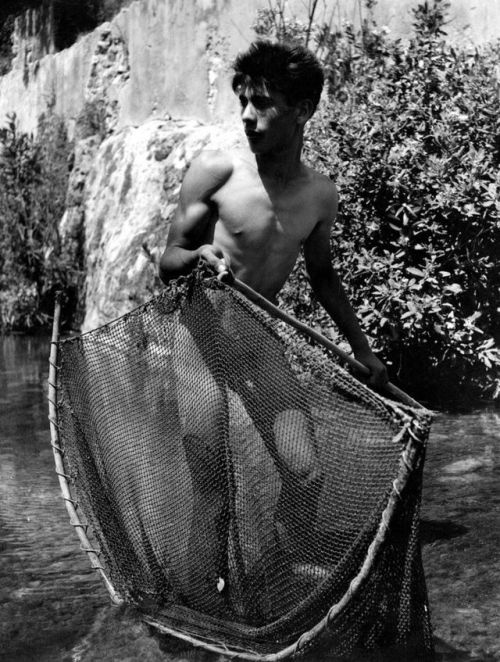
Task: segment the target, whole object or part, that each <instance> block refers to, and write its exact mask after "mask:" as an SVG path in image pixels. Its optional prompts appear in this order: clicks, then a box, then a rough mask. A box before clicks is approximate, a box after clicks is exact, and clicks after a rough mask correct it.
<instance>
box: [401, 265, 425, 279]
mask: <svg viewBox="0 0 500 662" xmlns="http://www.w3.org/2000/svg"><path fill="white" fill-rule="evenodd" d="M406 271H407V272H408V273H410V274H413V275H414V276H419V277H420V278H424V277H425V273H424V272H423V271H421V270H420V269H417V268H416V267H406Z"/></svg>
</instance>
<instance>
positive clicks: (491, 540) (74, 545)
mask: <svg viewBox="0 0 500 662" xmlns="http://www.w3.org/2000/svg"><path fill="white" fill-rule="evenodd" d="M48 348H49V343H48V340H47V339H40V338H25V337H19V336H16V337H8V338H3V339H2V338H0V387H1V388H0V659H1V660H3V661H5V662H24V661H28V660H30V661H31V660H32V661H36V662H49V661H50V662H65V661H68V662H70V661H71V662H93V661H95V662H97V661H99V662H102V661H108V662H110V661H124V660H131V661H133V660H138V659H140V660H141V661H143V662H149V661H153V662H154V661H156V660H158V661H159V660H162V661H163V662H164V661H165V660H172V661H173V660H175V661H176V662H182V660H187V659H189V660H192V661H196V662H203V661H204V662H207V661H208V660H211V661H213V660H214V659H215V658H214V656H211V655H208V654H206V653H202V652H199V651H198V652H193V651H189V650H178V651H176V652H173V649H172V648H170V652H168V653H165V652H164V651H162V650H161V649H160V647H159V644H158V641H157V639H156V638H154V637H152V636H151V635H150V633H149V632H148V630H147V629H146V627H145V626H144V625H142V624H141V623H140V621H139V620H138V619H137V618H136V617H135V616H134V614H133V613H130V612H129V611H127V610H126V609H117V608H116V607H113V606H111V605H110V603H109V599H108V597H107V593H106V591H105V590H104V588H103V586H102V584H101V580H100V579H99V578H98V577H97V576H96V575H95V572H94V571H92V570H90V569H89V564H88V561H87V559H86V555H85V554H84V553H83V552H81V551H80V550H79V543H78V541H77V538H76V535H75V533H74V532H73V530H72V527H71V526H70V524H69V521H68V517H67V514H66V510H65V507H64V504H63V501H62V499H61V497H60V492H59V485H58V482H57V479H56V475H55V473H54V468H53V467H54V464H53V457H52V451H51V447H50V441H49V439H50V435H49V429H48V421H47V406H46V393H45V381H46V373H47V354H48ZM499 450H500V415H499V413H498V412H495V411H486V412H479V413H473V414H469V415H460V416H444V415H442V416H440V417H439V418H438V420H437V421H436V423H435V425H434V428H433V433H432V436H431V442H430V446H429V452H428V458H427V465H426V475H425V487H424V507H423V512H422V516H423V520H424V521H423V535H424V543H425V544H424V564H425V569H426V575H427V583H428V589H429V596H430V601H431V610H432V617H433V624H434V629H435V633H436V635H437V637H438V640H437V647H438V650H439V651H440V653H441V659H447V660H462V659H464V660H465V659H475V660H478V661H480V660H483V661H486V660H488V661H489V660H498V661H500V554H499V552H498V550H499V549H500V526H499V524H500V507H499V506H500V480H499V479H500V466H499V462H498V453H499ZM457 649H459V650H460V651H464V653H463V654H460V653H459V652H456V651H457Z"/></svg>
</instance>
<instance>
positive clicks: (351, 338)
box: [304, 184, 387, 386]
mask: <svg viewBox="0 0 500 662" xmlns="http://www.w3.org/2000/svg"><path fill="white" fill-rule="evenodd" d="M327 207H328V211H327V219H328V220H327V219H326V218H325V220H321V221H320V222H319V223H318V224H317V225H316V227H315V228H314V230H313V231H312V233H311V234H310V235H309V237H308V238H307V240H306V241H305V243H304V256H305V260H306V267H307V272H308V274H309V278H310V281H311V287H312V289H313V291H314V293H315V294H316V296H317V297H318V299H319V301H320V303H321V304H322V306H323V307H324V308H325V310H326V311H327V313H328V314H329V315H330V317H331V318H332V319H333V321H334V322H335V324H336V325H337V326H338V328H339V329H340V331H341V332H342V333H343V334H344V336H345V337H346V338H347V340H348V342H349V344H350V345H351V348H352V350H353V352H354V357H355V358H356V359H357V360H358V361H359V362H360V363H363V364H364V365H365V366H366V367H367V368H369V370H370V372H371V378H370V382H371V383H372V384H374V385H376V386H382V385H383V384H385V383H386V382H387V371H386V368H385V366H384V364H383V363H382V362H381V361H380V360H379V359H378V358H377V357H376V356H375V354H374V353H373V351H372V350H371V348H370V345H369V344H368V340H367V338H366V336H365V334H364V333H363V331H362V329H361V327H360V325H359V322H358V319H357V317H356V314H355V313H354V311H353V309H352V306H351V304H350V303H349V300H348V298H347V294H346V292H345V290H344V287H343V286H342V283H341V281H340V278H339V277H338V275H337V273H336V272H335V270H334V269H333V266H332V259H331V251H330V231H331V227H332V220H333V219H334V218H335V216H336V213H337V193H336V190H335V188H333V189H332V188H331V184H330V191H329V200H328V205H327Z"/></svg>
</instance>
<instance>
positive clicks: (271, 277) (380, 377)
mask: <svg viewBox="0 0 500 662" xmlns="http://www.w3.org/2000/svg"><path fill="white" fill-rule="evenodd" d="M234 68H235V75H234V78H233V90H234V91H235V93H236V95H237V97H238V99H239V102H240V106H241V118H242V121H243V125H244V129H245V133H246V136H247V139H248V146H249V150H246V151H243V152H234V153H225V152H220V151H211V152H208V151H207V152H204V153H202V154H201V155H200V156H199V157H198V158H197V159H196V160H195V161H193V163H192V165H191V167H190V168H189V170H188V172H187V173H186V176H185V179H184V182H183V185H182V188H181V192H180V200H179V206H178V209H177V214H176V218H175V220H174V222H173V224H172V226H171V228H170V232H169V236H168V241H167V247H166V250H165V253H164V255H163V256H162V259H161V262H160V276H161V278H162V279H163V281H164V282H168V281H169V280H171V279H172V278H176V277H178V276H180V275H184V274H187V273H189V272H190V271H191V270H192V269H193V268H194V267H195V266H196V264H197V263H198V261H199V260H200V259H202V260H204V261H206V262H207V263H208V264H209V265H210V266H211V267H212V268H213V269H214V271H215V272H217V273H219V274H221V275H224V274H225V273H227V272H228V270H229V269H230V270H231V271H232V273H233V274H234V275H235V277H236V278H238V279H240V280H242V281H243V282H244V283H246V284H247V285H249V286H250V287H251V288H253V289H254V290H256V291H257V292H259V293H260V294H261V295H263V296H264V297H266V298H268V299H269V300H271V301H275V298H276V295H277V294H278V292H279V291H280V289H281V287H282V286H283V284H284V283H285V281H286V279H287V278H288V276H289V274H290V272H291V271H292V269H293V266H294V264H295V261H296V259H297V257H298V254H299V251H300V250H301V248H302V249H303V251H304V256H305V261H306V267H307V271H308V274H309V277H310V282H311V286H312V289H313V290H314V292H315V294H316V296H317V297H318V299H319V301H320V302H321V303H322V305H323V306H324V308H325V309H326V310H327V312H328V313H329V315H330V316H331V317H332V319H333V320H334V322H335V323H336V324H337V325H338V327H339V328H340V330H341V331H342V332H343V334H344V335H345V336H346V338H347V340H348V341H349V343H350V345H351V347H352V349H353V352H354V356H355V357H356V359H358V361H360V362H361V363H363V364H365V365H366V366H367V367H368V368H369V369H370V371H371V382H372V383H373V384H376V385H379V386H380V385H382V384H383V383H384V382H385V381H387V376H386V371H385V367H384V366H383V364H382V363H381V362H380V361H379V360H378V359H377V357H376V356H375V355H374V354H373V352H372V350H371V349H370V346H369V344H368V341H367V339H366V337H365V335H364V333H363V332H362V330H361V328H360V326H359V323H358V321H357V318H356V316H355V314H354V312H353V310H352V308H351V306H350V304H349V301H348V299H347V296H346V294H345V291H344V289H343V287H342V284H341V282H340V280H339V277H338V276H337V274H336V273H335V271H334V269H333V267H332V259H331V253H330V231H331V227H332V222H333V220H334V219H335V216H336V213H337V191H336V188H335V185H334V184H333V183H332V182H331V181H330V179H328V177H325V176H324V175H321V174H319V173H317V172H315V171H314V170H313V169H311V168H309V167H307V166H305V165H304V164H303V163H302V161H301V152H302V144H303V133H304V127H305V124H306V122H307V121H308V120H309V118H310V117H311V115H312V114H313V113H314V111H315V109H316V106H317V104H318V101H319V98H320V95H321V90H322V86H323V73H322V70H321V67H320V65H319V64H318V62H317V60H316V59H315V57H314V56H313V55H312V53H310V52H309V51H307V50H305V49H303V48H300V47H290V46H284V45H280V44H270V43H267V42H256V43H254V44H252V45H251V46H250V48H249V49H248V51H247V52H245V53H244V54H242V55H240V56H239V57H238V58H237V60H236V63H235V67H234ZM261 370H262V368H261ZM197 388H198V389H199V386H198V385H197V384H196V383H194V382H193V384H186V385H185V388H184V391H185V392H190V391H191V392H192V393H193V402H192V406H190V404H189V403H186V407H185V408H186V411H188V412H190V415H189V416H187V418H188V419H190V420H192V416H193V415H195V414H194V413H193V412H195V411H196V402H195V400H196V398H197V395H196V389H197ZM281 388H283V385H281ZM285 388H286V384H285ZM215 390H216V389H211V392H212V393H213V392H215ZM219 404H220V403H219ZM220 406H222V405H220ZM251 406H252V405H251V404H250V407H251ZM219 408H220V407H219ZM210 410H211V411H212V412H217V403H214V407H211V408H210ZM205 411H207V409H205ZM285 413H286V414H287V416H288V417H289V418H290V417H291V419H293V425H294V426H295V427H297V426H298V427H300V425H302V426H303V429H304V437H305V438H307V437H308V435H309V436H310V433H309V432H308V431H307V429H308V425H309V424H308V422H307V420H306V419H307V414H304V412H301V411H297V410H288V412H285ZM276 415H277V417H278V418H279V415H280V412H279V411H278V412H277V414H276ZM257 419H258V414H257V415H256V417H255V423H256V425H257V426H258V425H259V423H258V420H257ZM214 425H215V426H216V422H215V421H214ZM278 427H280V428H281V429H282V428H283V427H284V426H283V420H281V421H280V425H279V426H278ZM285 427H286V426H285ZM261 434H262V436H263V437H264V438H265V437H266V436H267V437H268V440H267V441H266V439H264V440H265V441H266V444H267V445H268V447H270V445H271V441H269V437H270V435H274V437H275V439H276V437H277V435H279V432H277V431H276V429H275V430H274V432H272V431H271V432H268V433H266V431H265V430H264V432H263V433H261ZM216 436H217V435H214V439H213V440H207V439H205V441H204V443H203V446H204V449H205V450H204V451H200V448H201V445H202V442H201V441H200V440H199V439H198V440H196V439H195V438H194V435H192V434H191V435H190V434H186V433H184V439H188V438H189V439H190V441H189V442H186V441H184V444H185V448H186V455H187V457H188V463H190V459H189V456H191V457H193V468H194V459H195V457H194V456H196V459H197V462H198V466H200V459H202V456H200V452H205V453H206V455H205V459H206V461H205V462H201V464H205V465H206V467H207V472H210V471H214V460H213V458H212V459H210V457H209V455H210V454H211V455H214V453H215V456H216V457H221V454H220V453H217V452H216V449H217V445H218V444H219V445H220V443H221V442H220V438H219V439H217V438H215V437H216ZM219 437H220V435H219ZM278 446H279V440H278ZM310 446H311V448H312V444H310ZM311 448H308V447H307V444H305V445H304V467H305V470H304V471H303V472H302V473H303V474H304V476H305V474H307V473H309V474H310V475H309V476H305V481H306V482H307V481H309V482H311V480H313V479H314V475H316V474H315V469H314V467H313V465H314V458H313V451H312V450H311ZM304 467H302V469H303V468H304ZM296 473H297V474H299V473H300V470H299V471H298V472H296ZM311 476H313V478H312V479H311ZM193 480H194V481H195V482H196V480H195V479H193ZM296 488H297V489H295V488H294V490H295V491H297V490H299V491H300V485H299V481H298V482H297V483H296ZM206 491H207V482H206V480H204V479H203V477H201V478H200V479H199V481H198V483H197V485H195V487H194V492H195V500H197V503H196V504H195V506H194V510H195V511H198V513H199V516H200V517H201V516H202V514H204V515H205V518H206V515H207V513H209V515H210V516H209V518H208V519H212V520H213V521H218V520H220V519H221V512H222V510H223V509H224V507H226V506H225V505H224V503H223V500H224V498H223V496H222V494H221V498H220V501H219V502H217V499H214V494H213V489H212V492H211V494H210V495H207V494H206ZM197 516H198V515H197V514H196V512H195V514H194V515H193V518H194V519H195V518H196V517H197ZM195 528H196V527H195V525H194V524H193V529H195ZM208 535H210V533H208V534H207V536H208ZM216 538H217V531H215V529H214V531H213V539H214V540H215V539H216ZM211 544H212V551H210V542H208V540H207V539H205V540H203V541H201V540H200V536H199V534H198V537H197V538H196V535H195V536H194V537H193V542H192V545H193V546H196V545H198V550H193V553H192V556H193V558H194V557H197V558H196V561H197V562H198V563H199V559H200V554H203V555H204V559H205V568H204V572H205V578H206V576H207V574H210V573H211V572H213V570H214V568H216V567H219V568H220V567H221V561H220V556H221V554H223V553H224V550H221V542H220V531H219V543H218V548H217V543H215V542H214V541H212V543H211ZM207 549H208V552H207ZM190 572H191V579H192V581H193V586H194V584H195V583H199V582H197V581H196V580H197V579H199V580H200V581H202V578H200V577H198V578H196V577H195V575H196V572H197V570H196V569H195V568H194V567H193V568H192V569H191V571H190ZM217 572H218V573H219V576H221V573H223V570H218V571H217ZM211 582H212V584H211V585H212V588H211V589H207V593H206V595H205V596H200V594H199V592H198V593H197V596H196V597H195V596H188V597H192V599H195V600H196V601H197V603H198V606H199V607H201V608H205V607H206V608H211V607H210V605H213V601H214V599H215V598H214V594H215V584H216V580H215V579H212V580H211ZM188 583H189V582H187V583H186V586H187V584H188ZM185 590H186V592H187V593H189V587H187V588H186V589H185Z"/></svg>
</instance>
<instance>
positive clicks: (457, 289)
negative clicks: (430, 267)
mask: <svg viewBox="0 0 500 662" xmlns="http://www.w3.org/2000/svg"><path fill="white" fill-rule="evenodd" d="M444 289H445V290H446V291H448V292H453V294H460V292H463V289H462V286H461V285H459V284H458V283H452V284H451V285H445V288H444Z"/></svg>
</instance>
